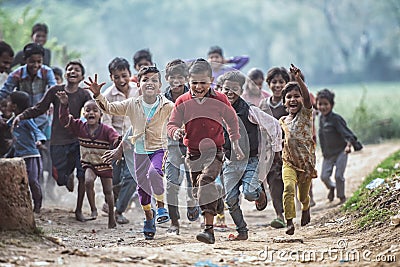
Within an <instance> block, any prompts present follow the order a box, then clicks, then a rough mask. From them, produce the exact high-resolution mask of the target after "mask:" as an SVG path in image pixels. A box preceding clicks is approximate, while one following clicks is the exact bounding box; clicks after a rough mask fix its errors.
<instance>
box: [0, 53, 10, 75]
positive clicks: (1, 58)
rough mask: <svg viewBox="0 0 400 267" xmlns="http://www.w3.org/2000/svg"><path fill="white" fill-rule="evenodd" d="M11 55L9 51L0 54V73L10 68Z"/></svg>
mask: <svg viewBox="0 0 400 267" xmlns="http://www.w3.org/2000/svg"><path fill="white" fill-rule="evenodd" d="M12 61H13V57H12V56H10V54H9V53H7V52H3V53H2V54H1V55H0V73H3V72H5V71H7V70H9V69H10V67H11V63H12Z"/></svg>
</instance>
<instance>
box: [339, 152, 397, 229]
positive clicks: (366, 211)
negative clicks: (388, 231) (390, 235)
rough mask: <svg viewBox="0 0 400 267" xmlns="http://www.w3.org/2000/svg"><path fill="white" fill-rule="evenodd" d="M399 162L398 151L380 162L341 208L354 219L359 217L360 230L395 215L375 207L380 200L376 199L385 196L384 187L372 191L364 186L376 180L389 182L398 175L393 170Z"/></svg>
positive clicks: (383, 208)
mask: <svg viewBox="0 0 400 267" xmlns="http://www.w3.org/2000/svg"><path fill="white" fill-rule="evenodd" d="M399 162H400V151H397V152H395V153H394V154H392V155H391V156H389V157H388V158H386V159H385V160H384V161H382V162H381V163H380V164H379V165H378V166H377V167H376V168H375V169H374V171H373V172H372V173H370V174H369V175H368V176H367V177H366V178H365V179H364V181H363V183H362V184H361V185H360V187H359V188H358V189H357V191H356V192H354V194H353V196H352V197H351V198H349V199H348V200H347V202H346V203H345V205H344V206H343V208H342V210H343V211H347V212H351V213H354V214H355V215H356V217H359V220H358V225H359V227H360V228H363V227H365V226H368V225H371V224H373V223H375V222H378V221H381V222H382V221H385V220H387V219H388V218H389V217H390V216H391V215H394V214H395V211H392V210H390V209H387V208H386V207H380V206H377V205H376V203H378V202H379V200H380V199H378V198H379V197H382V196H384V195H385V194H387V188H386V187H385V186H379V187H377V188H375V189H372V190H370V189H367V188H365V186H366V185H368V184H369V183H370V182H371V181H372V180H374V179H376V178H382V179H385V180H386V181H390V180H391V179H392V177H394V176H395V175H398V174H399V169H394V166H395V164H396V163H399ZM377 199H378V200H377Z"/></svg>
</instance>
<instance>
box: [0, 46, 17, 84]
mask: <svg viewBox="0 0 400 267" xmlns="http://www.w3.org/2000/svg"><path fill="white" fill-rule="evenodd" d="M13 58H14V50H13V49H12V48H11V46H10V45H9V44H7V43H6V42H4V41H0V88H2V87H3V84H4V83H5V82H6V80H7V77H8V72H9V71H10V68H11V63H12V61H13Z"/></svg>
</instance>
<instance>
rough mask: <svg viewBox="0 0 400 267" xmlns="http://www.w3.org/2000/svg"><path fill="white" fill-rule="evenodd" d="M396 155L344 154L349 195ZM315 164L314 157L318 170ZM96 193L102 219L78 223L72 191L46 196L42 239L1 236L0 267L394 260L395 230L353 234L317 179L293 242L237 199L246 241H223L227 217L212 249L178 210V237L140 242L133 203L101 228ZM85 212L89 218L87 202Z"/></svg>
mask: <svg viewBox="0 0 400 267" xmlns="http://www.w3.org/2000/svg"><path fill="white" fill-rule="evenodd" d="M399 149H400V142H398V141H397V142H388V143H384V144H378V145H367V146H365V148H364V149H363V150H362V151H360V152H357V153H352V154H350V156H349V160H348V165H347V169H346V175H345V176H346V195H347V197H350V196H351V194H352V192H354V191H355V190H356V189H357V188H358V186H359V185H360V183H361V182H362V180H363V178H364V177H365V176H366V175H367V174H368V173H370V172H371V171H372V170H373V168H374V167H375V166H376V165H377V164H379V163H380V162H381V161H382V160H383V159H385V158H386V157H387V156H389V155H390V154H392V153H393V152H395V151H397V150H399ZM320 166H321V156H320V154H319V155H318V156H317V169H318V170H320ZM96 188H97V192H98V193H97V196H96V201H97V205H98V209H99V214H100V215H99V217H98V218H97V220H93V221H87V222H85V223H82V222H78V221H76V220H75V217H74V213H73V209H74V206H75V199H76V195H75V193H68V192H67V191H66V189H65V188H56V191H55V198H56V199H57V201H50V200H49V198H48V197H47V198H46V200H45V202H44V208H43V210H42V212H41V214H40V215H38V216H37V215H35V220H36V225H37V227H38V229H39V231H40V232H41V234H38V235H34V234H30V235H26V234H21V233H19V232H2V233H1V237H0V266H55V265H67V266H94V265H96V266H97V265H100V266H128V265H129V266H254V265H256V266H257V265H258V266H264V265H278V266H287V265H291V266H293V265H303V264H308V265H312V266H322V265H323V266H342V265H343V264H346V265H353V266H360V265H363V266H386V265H387V266H391V265H393V266H398V264H399V262H400V241H399V234H400V227H397V228H394V227H393V226H390V224H389V222H386V223H381V224H377V225H376V226H374V227H373V228H371V229H369V230H366V231H360V230H358V228H357V227H356V226H355V224H354V222H353V221H352V220H351V216H346V215H344V214H343V213H340V211H339V206H338V202H339V200H335V201H334V202H333V203H328V202H327V199H326V195H327V189H326V188H325V187H324V185H323V184H322V182H321V181H320V180H319V179H314V181H313V191H314V199H315V201H316V203H317V205H316V206H315V207H313V208H312V209H311V216H312V217H311V223H310V224H309V225H307V226H306V227H300V223H299V220H298V219H299V218H297V221H296V232H295V234H294V235H293V236H291V237H288V236H287V235H285V229H273V228H272V227H270V226H269V222H270V221H271V220H272V219H274V218H275V214H274V211H273V208H272V203H271V202H269V204H268V207H267V209H266V210H264V211H261V212H259V211H257V210H256V209H255V207H254V203H250V202H247V201H246V200H243V201H242V204H241V207H242V209H243V213H244V216H245V220H246V222H247V224H248V228H249V229H250V231H249V239H248V240H247V241H239V242H238V241H229V239H228V236H229V234H231V233H233V234H236V231H235V227H234V224H233V222H232V220H231V218H230V215H229V213H228V212H227V211H225V216H226V221H227V224H228V228H226V229H222V228H220V229H216V230H218V231H216V232H215V237H216V243H215V244H213V245H207V244H203V243H200V242H198V241H196V240H195V235H196V234H197V233H198V232H199V231H200V230H201V229H200V220H199V221H197V222H189V221H188V220H187V218H186V210H185V209H184V208H182V209H181V231H180V232H181V233H180V235H171V234H167V233H166V230H167V228H168V226H169V223H166V224H161V225H157V233H156V236H155V240H152V241H146V240H144V237H143V234H142V232H141V231H142V227H143V219H144V215H143V212H142V211H141V209H140V208H139V207H137V206H136V207H134V206H135V205H132V206H133V207H132V208H131V209H130V210H129V211H128V212H127V213H126V217H127V218H128V219H129V220H130V223H129V224H125V225H118V227H117V228H116V229H107V217H105V216H103V215H101V211H100V210H101V205H102V204H103V200H104V198H103V197H102V193H101V188H100V187H99V185H98V184H97V187H96ZM85 202H87V201H86V200H85ZM84 213H85V214H86V215H89V207H88V205H87V204H86V203H85V206H84ZM299 213H300V212H298V217H300V214H299Z"/></svg>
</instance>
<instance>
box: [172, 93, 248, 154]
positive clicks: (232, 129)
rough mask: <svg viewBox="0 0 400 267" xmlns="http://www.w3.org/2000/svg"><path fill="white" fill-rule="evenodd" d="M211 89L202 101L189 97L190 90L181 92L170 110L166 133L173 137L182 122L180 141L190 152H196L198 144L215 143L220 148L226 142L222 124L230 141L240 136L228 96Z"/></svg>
mask: <svg viewBox="0 0 400 267" xmlns="http://www.w3.org/2000/svg"><path fill="white" fill-rule="evenodd" d="M210 90H211V91H210V94H209V96H208V97H204V98H203V99H202V101H201V103H199V101H198V99H196V98H193V97H192V95H191V93H190V91H189V92H187V93H185V94H183V95H181V96H180V97H178V99H177V100H176V102H175V107H174V109H173V111H172V113H171V117H170V119H169V122H168V125H167V129H168V135H169V137H171V138H173V136H174V133H175V131H176V130H177V129H179V128H181V127H182V125H185V136H184V138H183V143H184V145H185V146H187V147H188V149H189V152H198V151H199V150H200V145H201V150H203V149H208V148H212V147H215V146H216V147H217V148H218V149H221V148H222V145H223V144H224V143H225V140H224V131H223V127H225V125H226V128H227V131H228V133H229V139H230V140H231V141H235V140H238V139H239V138H240V134H239V123H238V118H237V116H236V112H235V110H234V109H233V108H232V106H231V104H230V103H229V101H228V99H227V97H226V96H225V95H224V94H222V93H220V92H217V91H215V90H213V89H210ZM222 121H224V125H222Z"/></svg>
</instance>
